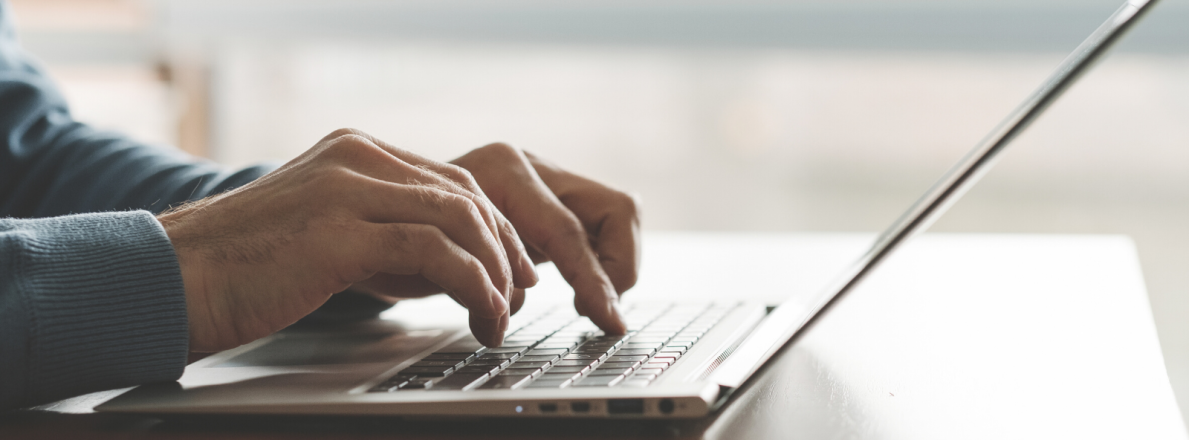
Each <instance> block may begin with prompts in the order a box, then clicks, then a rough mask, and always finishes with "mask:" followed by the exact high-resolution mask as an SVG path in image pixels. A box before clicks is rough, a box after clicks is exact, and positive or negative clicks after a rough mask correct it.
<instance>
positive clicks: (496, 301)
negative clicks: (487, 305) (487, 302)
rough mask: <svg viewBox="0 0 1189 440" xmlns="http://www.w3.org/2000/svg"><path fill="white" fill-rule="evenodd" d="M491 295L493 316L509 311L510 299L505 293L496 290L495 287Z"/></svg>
mask: <svg viewBox="0 0 1189 440" xmlns="http://www.w3.org/2000/svg"><path fill="white" fill-rule="evenodd" d="M489 296H491V310H492V315H493V316H492V317H499V316H503V315H504V314H505V313H508V300H507V299H505V298H504V294H503V293H500V291H498V290H495V289H494V287H493V288H492V291H491V293H490V294H489Z"/></svg>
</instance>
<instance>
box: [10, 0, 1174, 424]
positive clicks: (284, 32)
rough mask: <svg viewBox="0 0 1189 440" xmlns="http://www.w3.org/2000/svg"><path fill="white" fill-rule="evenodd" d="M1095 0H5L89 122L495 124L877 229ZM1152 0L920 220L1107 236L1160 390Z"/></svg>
mask: <svg viewBox="0 0 1189 440" xmlns="http://www.w3.org/2000/svg"><path fill="white" fill-rule="evenodd" d="M1120 3H1121V1H1120V0H1076V1H1074V0H1048V1H1023V0H947V1H941V0H917V1H908V0H832V1H829V2H810V1H806V0H783V1H764V2H761V1H728V0H714V1H650V2H641V1H621V0H601V1H593V0H569V1H564V2H562V1H539V0H526V1H515V0H433V1H430V0H410V1H363V0H339V1H332V0H234V1H232V0H13V1H12V5H13V9H14V15H15V20H16V22H17V26H18V30H19V36H20V38H21V39H22V42H23V43H24V45H25V46H26V47H27V48H28V50H30V51H31V52H32V53H34V54H35V55H36V56H37V57H39V58H40V59H41V60H42V61H43V62H44V65H45V66H46V68H47V69H48V70H49V72H50V73H51V75H52V76H54V77H55V78H56V79H57V80H58V81H59V83H60V84H61V86H62V87H63V89H64V90H65V93H66V94H67V96H68V97H69V99H70V100H71V102H72V104H73V109H74V112H75V114H76V116H77V117H78V118H79V119H81V120H84V121H88V122H90V123H92V124H94V125H97V126H100V127H106V128H111V129H114V130H121V131H124V132H127V133H130V134H131V135H133V136H134V137H137V138H140V139H143V140H146V141H150V142H156V143H162V144H170V145H176V146H178V147H179V148H182V149H184V150H187V151H189V152H192V153H194V154H196V155H199V156H205V157H209V158H211V159H213V160H216V161H220V162H223V163H227V164H230V165H244V164H249V163H254V162H258V161H285V160H287V159H289V158H291V157H293V156H295V155H296V154H298V153H299V152H301V151H303V150H305V149H306V148H308V147H309V146H311V145H313V144H314V143H315V142H316V141H317V140H318V139H320V138H321V137H322V136H323V135H325V134H326V133H328V132H330V131H331V130H333V129H335V128H339V127H355V128H360V129H363V130H365V131H368V132H370V133H372V134H374V135H377V136H379V137H381V138H384V139H386V140H388V141H390V142H393V143H395V144H397V145H400V146H403V147H405V148H408V149H411V150H414V151H417V152H419V153H421V154H423V155H426V156H429V157H432V158H436V159H442V160H447V159H450V158H452V157H455V156H458V155H460V154H462V153H464V152H466V151H468V150H470V149H472V148H474V147H478V146H481V145H484V144H486V143H489V142H493V141H504V142H508V143H511V144H513V145H516V146H519V147H522V148H525V149H529V150H532V151H534V152H537V153H539V154H541V155H544V156H546V157H550V158H552V159H553V160H555V161H556V162H558V163H560V164H561V165H563V166H565V167H568V168H570V169H573V170H576V171H578V172H580V173H583V174H586V175H589V176H591V177H595V178H598V179H601V180H603V181H606V182H609V183H611V184H613V185H615V186H618V187H621V188H624V189H627V190H630V191H633V192H636V193H638V194H640V195H641V197H642V199H643V202H644V225H645V228H646V229H652V230H748V231H876V230H879V229H881V228H883V227H884V226H885V225H887V224H888V223H890V222H891V221H892V220H893V219H894V218H895V217H896V216H897V215H898V214H899V213H900V211H901V210H902V209H904V208H905V207H906V206H907V205H908V204H909V203H910V202H912V201H913V200H915V198H916V197H917V196H918V195H919V194H920V193H922V192H923V191H924V190H925V188H927V187H928V186H929V185H930V184H931V183H932V182H933V181H934V180H935V179H936V178H937V177H938V176H939V175H940V174H941V173H942V172H944V171H945V170H946V169H947V168H948V166H949V165H950V164H951V163H953V162H954V161H955V160H956V159H957V158H958V157H959V156H961V155H962V154H963V153H965V152H966V150H967V149H969V148H970V147H971V146H973V145H974V144H975V143H976V142H978V141H979V140H980V139H981V138H982V136H983V135H985V134H986V133H987V132H988V131H989V130H990V129H991V128H992V127H993V126H994V125H995V124H996V123H998V122H999V120H1000V118H1002V117H1003V116H1004V115H1005V114H1006V113H1007V112H1008V111H1010V110H1011V109H1012V108H1013V107H1014V106H1016V105H1017V104H1018V103H1019V102H1020V101H1021V100H1022V99H1023V98H1024V97H1025V96H1026V95H1027V94H1028V93H1030V92H1031V91H1032V90H1033V89H1034V88H1035V87H1036V85H1037V84H1038V83H1039V82H1040V81H1041V80H1043V79H1044V78H1045V77H1046V76H1047V75H1048V74H1049V73H1050V71H1051V70H1052V69H1053V68H1054V67H1055V66H1056V65H1057V63H1059V62H1060V61H1061V60H1062V58H1064V56H1065V55H1066V54H1067V53H1068V52H1069V51H1070V50H1071V49H1072V48H1073V47H1075V46H1076V45H1077V44H1078V43H1079V42H1080V41H1081V40H1082V39H1083V38H1084V37H1085V36H1087V35H1088V34H1089V33H1090V32H1091V31H1092V30H1093V29H1094V28H1095V27H1096V26H1097V25H1098V24H1100V23H1101V22H1102V21H1103V20H1104V19H1105V18H1106V17H1107V16H1108V15H1109V14H1110V13H1111V12H1113V11H1114V10H1115V9H1116V8H1117V7H1118V6H1119V4H1120ZM1162 3H1163V4H1161V5H1159V6H1158V7H1157V8H1156V9H1155V10H1154V11H1153V13H1152V14H1151V15H1150V16H1149V17H1148V18H1147V19H1146V20H1145V21H1144V22H1143V23H1141V25H1140V26H1139V27H1138V28H1137V29H1136V30H1135V31H1134V32H1132V34H1131V35H1130V36H1129V37H1128V38H1127V39H1126V40H1125V41H1124V42H1123V44H1122V45H1121V46H1120V47H1119V48H1118V50H1117V51H1116V52H1115V53H1114V54H1113V55H1111V56H1110V57H1109V58H1108V59H1107V61H1106V62H1105V63H1102V64H1101V65H1100V66H1099V67H1098V68H1097V69H1096V70H1095V71H1093V72H1092V73H1091V74H1090V75H1089V76H1087V77H1086V78H1085V79H1084V80H1083V81H1082V82H1081V83H1080V84H1078V85H1077V86H1075V87H1074V88H1073V89H1072V90H1071V91H1070V92H1069V93H1068V94H1067V95H1066V96H1065V98H1064V99H1062V100H1061V101H1060V102H1058V103H1057V104H1056V105H1055V106H1053V107H1052V108H1051V109H1050V111H1049V112H1048V113H1047V114H1046V115H1045V116H1044V117H1043V118H1041V119H1040V121H1039V122H1038V123H1037V124H1036V125H1034V126H1033V128H1032V129H1031V130H1030V131H1029V132H1028V133H1026V134H1025V135H1024V136H1023V137H1022V138H1020V139H1019V141H1018V142H1017V143H1016V144H1015V145H1014V146H1013V148H1012V149H1011V150H1010V151H1008V153H1007V154H1005V155H1004V157H1003V158H1002V160H1001V161H1000V163H999V165H998V167H997V169H996V170H995V171H994V172H993V173H991V174H989V175H988V177H987V178H986V180H984V182H983V183H982V184H980V185H979V186H978V187H977V188H975V189H974V190H973V191H971V192H970V194H968V195H967V196H966V198H965V199H964V200H962V201H961V202H960V203H959V204H958V205H956V206H955V208H954V209H953V210H952V211H951V212H950V213H949V214H948V215H947V216H946V217H945V218H944V219H943V220H941V221H940V222H939V223H938V224H937V225H936V227H935V228H934V230H940V231H962V232H1032V233H1110V234H1127V235H1130V236H1131V237H1133V238H1134V239H1135V241H1136V243H1137V245H1138V248H1139V253H1140V257H1141V260H1142V263H1143V267H1144V270H1145V274H1146V277H1147V281H1148V283H1149V286H1148V287H1149V291H1150V298H1151V303H1152V308H1153V311H1154V313H1155V318H1156V323H1157V327H1158V332H1159V334H1160V337H1161V343H1162V345H1163V347H1164V355H1165V359H1166V363H1167V366H1168V369H1169V374H1170V376H1171V380H1172V382H1173V386H1174V388H1175V390H1176V392H1177V395H1178V396H1179V398H1180V401H1181V402H1182V408H1183V410H1184V409H1185V408H1186V407H1189V405H1185V402H1189V0H1164V1H1163V2H1162ZM1004 325H1010V323H1004ZM1103 355H1104V356H1110V355H1111V354H1110V353H1103ZM1186 415H1187V417H1186V419H1187V420H1189V412H1186Z"/></svg>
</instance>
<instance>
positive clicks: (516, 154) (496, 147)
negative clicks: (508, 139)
mask: <svg viewBox="0 0 1189 440" xmlns="http://www.w3.org/2000/svg"><path fill="white" fill-rule="evenodd" d="M480 150H482V151H483V152H484V153H486V154H487V155H489V156H492V157H495V158H502V159H513V158H514V159H516V160H519V159H520V156H521V154H522V153H521V152H520V149H519V148H516V147H513V146H511V145H508V144H505V143H503V142H493V143H490V144H487V145H484V146H483V147H481V148H480Z"/></svg>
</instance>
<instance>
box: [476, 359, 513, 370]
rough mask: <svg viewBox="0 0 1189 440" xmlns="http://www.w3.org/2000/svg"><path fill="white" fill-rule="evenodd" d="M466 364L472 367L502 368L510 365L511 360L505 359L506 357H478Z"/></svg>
mask: <svg viewBox="0 0 1189 440" xmlns="http://www.w3.org/2000/svg"><path fill="white" fill-rule="evenodd" d="M468 365H469V366H472V367H500V368H504V367H507V366H508V365H512V361H510V360H507V359H479V360H477V361H474V362H471V363H470V364H468Z"/></svg>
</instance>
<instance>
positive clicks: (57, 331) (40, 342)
mask: <svg viewBox="0 0 1189 440" xmlns="http://www.w3.org/2000/svg"><path fill="white" fill-rule="evenodd" d="M28 222H29V226H32V228H31V229H32V230H33V231H34V234H32V235H30V236H29V239H28V240H27V241H25V242H24V243H23V244H24V245H23V246H22V247H23V248H24V249H25V252H24V256H23V257H24V258H22V260H23V261H21V262H19V263H18V266H20V270H21V272H22V274H21V277H22V278H24V279H25V280H26V283H25V284H26V287H27V289H24V290H25V293H26V300H27V301H28V302H27V304H28V305H29V307H30V309H31V310H30V314H29V318H30V321H31V324H32V330H31V332H30V333H29V344H28V348H29V353H28V354H29V357H28V360H29V363H28V364H27V365H28V366H29V369H30V370H29V372H28V373H29V374H28V376H27V377H28V378H30V379H31V380H30V381H29V382H28V385H29V386H30V388H27V389H26V391H27V392H28V393H27V394H26V396H27V397H28V398H29V400H31V401H37V402H42V401H48V400H52V399H58V398H62V397H65V396H70V395H76V394H80V393H86V392H91V391H97V390H103V389H112V388H120V387H126V386H132V385H137V384H142V383H148V382H158V381H168V380H175V379H177V378H178V377H180V376H181V374H182V370H183V369H185V366H186V353H187V351H188V343H189V331H188V324H187V322H186V298H185V291H184V286H183V284H182V276H181V270H180V268H179V267H178V261H177V256H176V254H175V253H174V250H173V246H172V245H171V244H170V242H169V237H168V236H166V235H165V230H164V229H163V228H162V227H161V224H160V223H158V222H157V219H156V218H154V217H153V216H152V214H149V213H148V212H145V211H132V212H112V213H102V214H83V215H72V216H65V217H57V218H49V219H38V220H29V221H28Z"/></svg>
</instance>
